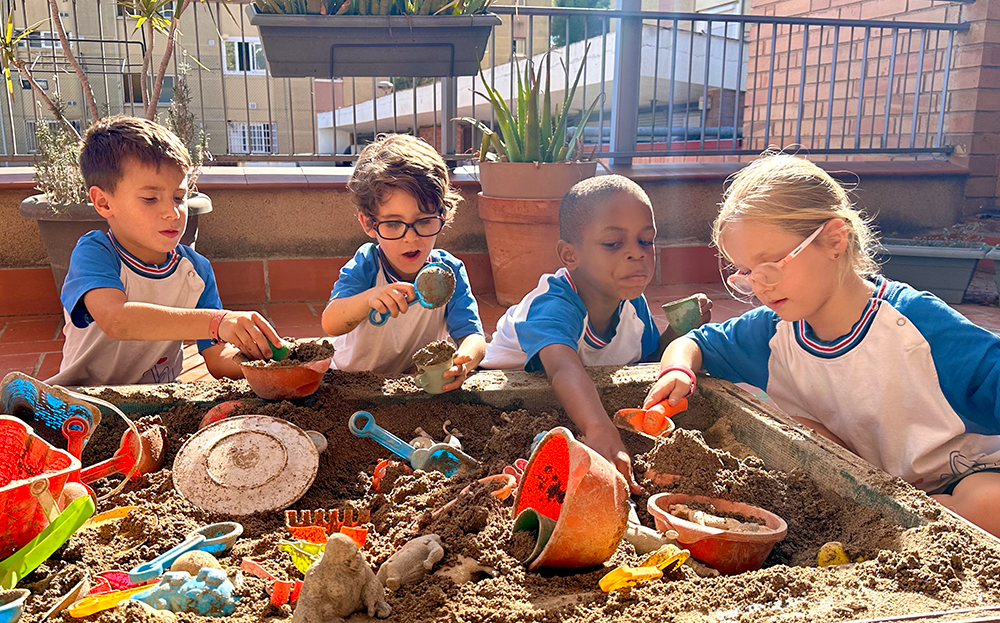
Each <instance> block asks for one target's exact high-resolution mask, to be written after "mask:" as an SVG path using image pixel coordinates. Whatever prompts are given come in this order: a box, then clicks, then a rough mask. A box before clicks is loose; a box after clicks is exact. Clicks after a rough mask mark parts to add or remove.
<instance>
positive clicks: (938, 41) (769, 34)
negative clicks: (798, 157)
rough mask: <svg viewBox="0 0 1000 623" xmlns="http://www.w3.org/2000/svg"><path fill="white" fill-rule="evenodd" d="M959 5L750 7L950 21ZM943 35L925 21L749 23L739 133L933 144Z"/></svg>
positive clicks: (756, 141)
mask: <svg viewBox="0 0 1000 623" xmlns="http://www.w3.org/2000/svg"><path fill="white" fill-rule="evenodd" d="M959 11H960V7H959V6H957V5H955V3H941V2H932V1H930V0H753V4H752V12H753V14H755V15H775V16H783V17H797V16H809V17H822V18H840V19H879V20H889V19H891V18H893V17H899V18H903V19H906V20H910V21H921V22H923V21H927V22H932V23H934V22H940V21H943V20H945V19H947V20H949V21H956V20H957V19H958V16H959ZM866 40H867V46H866ZM947 42H948V36H947V33H941V34H939V33H937V32H931V31H924V30H907V29H899V30H894V29H891V28H889V29H867V28H850V27H840V28H836V27H820V26H810V27H808V28H807V27H805V26H802V25H785V24H780V25H772V24H760V25H755V26H753V27H751V34H750V51H749V54H748V62H747V74H748V76H747V94H746V101H747V105H748V112H747V117H748V119H747V120H746V121H745V122H744V135H745V136H747V137H748V138H749V139H750V146H751V147H752V148H754V149H764V148H766V147H768V146H769V145H774V146H778V147H789V146H791V145H793V144H801V145H802V146H803V147H805V148H806V149H812V150H817V149H841V148H846V149H850V148H854V147H868V146H883V147H887V148H910V147H927V146H932V145H933V144H934V143H935V141H936V140H937V127H938V111H939V109H940V93H941V87H942V83H943V81H944V64H945V58H946V52H945V50H946V46H947ZM921 48H922V49H923V54H921ZM893 49H895V55H893V53H892V51H893ZM803 65H804V66H805V67H804V70H803ZM831 82H832V88H831ZM918 88H919V94H918V93H917V89H918ZM768 91H770V96H771V108H770V115H768V107H767V101H768ZM915 97H917V98H918V99H917V100H915ZM859 99H860V100H861V108H860V110H859ZM915 101H916V103H917V107H916V116H914V103H915ZM859 113H860V114H859ZM836 159H841V157H837V158H836Z"/></svg>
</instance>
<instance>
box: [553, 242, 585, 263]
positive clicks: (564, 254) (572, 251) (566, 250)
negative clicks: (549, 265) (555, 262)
mask: <svg viewBox="0 0 1000 623" xmlns="http://www.w3.org/2000/svg"><path fill="white" fill-rule="evenodd" d="M556 255H558V256H559V261H560V262H562V265H563V266H565V267H566V270H575V269H576V267H577V266H578V265H579V264H580V258H579V257H577V254H576V246H575V245H574V244H573V243H572V242H566V241H565V240H560V241H559V243H558V244H557V245H556Z"/></svg>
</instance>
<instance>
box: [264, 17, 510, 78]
mask: <svg viewBox="0 0 1000 623" xmlns="http://www.w3.org/2000/svg"><path fill="white" fill-rule="evenodd" d="M491 2H492V0H253V3H252V4H249V5H247V8H246V12H247V16H248V17H249V18H250V23H251V24H253V25H254V26H256V27H257V28H258V30H259V31H260V39H261V44H262V45H263V47H264V57H265V58H266V59H267V65H268V68H269V69H270V71H271V75H272V76H275V77H278V78H302V77H312V78H330V77H336V78H346V77H352V76H356V77H364V76H399V77H450V76H472V75H475V73H476V72H477V71H479V62H480V61H481V60H482V58H483V54H484V53H485V52H486V43H487V41H488V40H489V37H490V33H491V32H492V31H493V27H494V26H496V25H498V24H499V23H500V17H499V16H497V15H495V14H493V13H489V12H487V9H488V8H489V5H490V3H491Z"/></svg>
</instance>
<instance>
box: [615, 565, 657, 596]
mask: <svg viewBox="0 0 1000 623" xmlns="http://www.w3.org/2000/svg"><path fill="white" fill-rule="evenodd" d="M662 577H663V572H662V571H660V570H659V569H657V568H656V567H624V566H622V567H618V568H616V569H613V570H612V571H611V572H610V573H608V574H607V575H605V576H604V577H603V578H601V581H600V582H599V586H600V587H601V590H602V591H604V592H605V593H610V592H611V591H617V590H619V589H623V588H630V587H632V586H635V585H636V584H639V583H640V582H648V581H649V580H659V579H660V578H662Z"/></svg>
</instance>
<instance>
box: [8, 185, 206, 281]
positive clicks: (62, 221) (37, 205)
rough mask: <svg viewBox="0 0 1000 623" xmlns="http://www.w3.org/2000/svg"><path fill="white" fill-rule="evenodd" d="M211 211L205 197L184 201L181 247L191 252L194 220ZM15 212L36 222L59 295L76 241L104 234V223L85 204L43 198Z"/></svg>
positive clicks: (197, 195)
mask: <svg viewBox="0 0 1000 623" xmlns="http://www.w3.org/2000/svg"><path fill="white" fill-rule="evenodd" d="M211 211H212V200H211V199H210V198H209V196H208V195H206V194H204V193H195V194H194V195H192V196H191V197H190V198H189V199H188V220H187V228H186V229H185V230H184V235H183V236H181V240H180V243H181V244H186V245H188V246H189V247H191V248H192V249H193V248H194V246H195V242H196V241H197V240H198V217H199V216H200V215H202V214H208V213H209V212H211ZM18 212H20V214H21V216H23V217H24V218H30V219H35V220H36V221H38V231H39V233H40V234H41V237H42V242H43V243H44V244H45V250H46V251H47V252H48V256H49V265H50V266H51V267H52V276H53V277H54V278H55V281H56V290H60V291H61V290H62V284H63V281H65V279H66V271H67V270H68V269H69V258H70V255H71V254H72V253H73V249H74V248H75V247H76V241H77V240H79V239H80V236H83V235H84V234H86V233H88V232H91V231H93V230H95V229H99V230H101V231H108V222H107V221H106V220H104V219H103V218H101V217H100V216H99V215H98V214H97V211H96V210H95V209H94V206H93V205H92V204H89V203H77V204H73V205H67V206H52V205H51V204H50V203H49V201H48V199H46V197H45V195H44V194H40V195H32V196H31V197H28V198H27V199H25V200H24V201H22V202H21V205H20V207H19V208H18Z"/></svg>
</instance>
